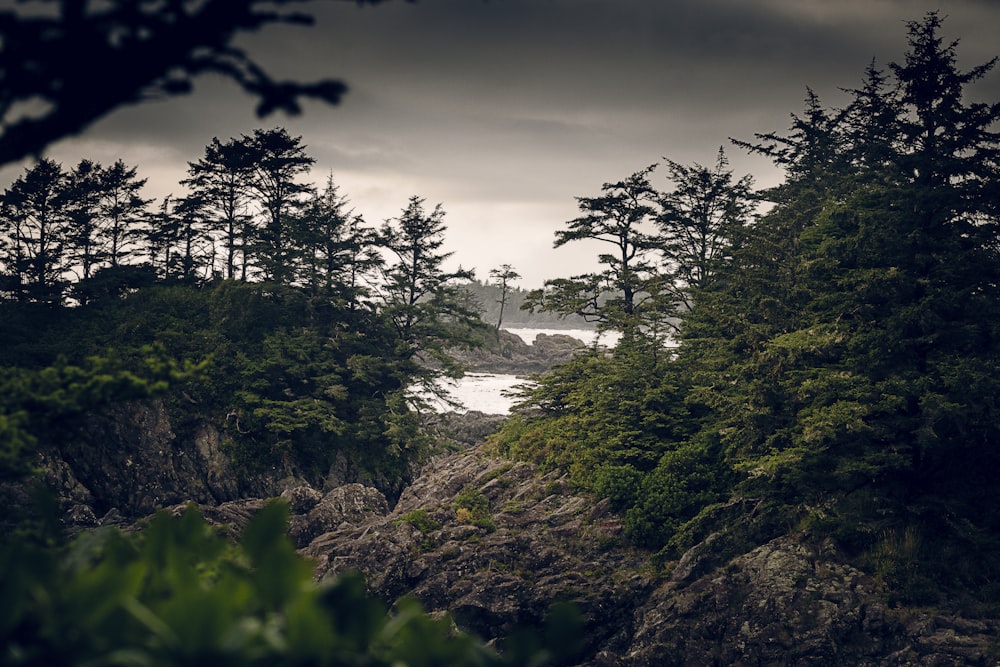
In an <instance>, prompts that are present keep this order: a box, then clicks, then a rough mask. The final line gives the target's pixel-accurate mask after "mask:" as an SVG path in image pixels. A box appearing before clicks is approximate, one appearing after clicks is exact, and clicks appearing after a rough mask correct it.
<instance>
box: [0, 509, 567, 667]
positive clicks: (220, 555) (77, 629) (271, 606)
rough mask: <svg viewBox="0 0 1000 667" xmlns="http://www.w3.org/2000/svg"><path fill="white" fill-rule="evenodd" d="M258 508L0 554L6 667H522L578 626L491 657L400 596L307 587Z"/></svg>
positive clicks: (517, 641) (187, 516)
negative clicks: (390, 604)
mask: <svg viewBox="0 0 1000 667" xmlns="http://www.w3.org/2000/svg"><path fill="white" fill-rule="evenodd" d="M286 521H287V508H286V507H285V506H284V505H283V504H281V503H277V502H275V503H271V504H270V505H268V506H267V507H265V508H264V509H263V510H262V511H261V512H260V513H258V514H257V515H256V516H254V517H253V519H252V520H251V522H250V523H249V524H248V526H247V527H246V529H245V530H244V531H243V534H242V536H241V537H240V540H239V542H238V543H236V544H234V543H232V542H231V541H229V540H228V539H227V538H226V537H225V536H224V535H223V534H221V533H220V531H219V530H217V529H215V528H212V527H210V526H209V525H207V524H206V523H205V521H204V520H203V519H202V518H201V516H200V515H199V514H198V512H197V510H195V509H193V508H189V509H187V510H185V511H184V512H183V513H182V514H181V515H180V516H171V515H170V514H168V513H166V512H161V513H160V514H158V515H156V516H155V517H154V518H153V519H152V520H151V521H150V523H149V525H148V526H147V527H146V528H145V529H144V530H142V531H141V532H139V533H135V534H125V533H121V532H119V531H117V530H114V529H110V530H100V531H95V532H90V533H86V534H83V535H81V536H80V537H79V538H77V539H76V540H75V541H74V542H73V543H71V544H70V545H69V546H68V547H66V548H64V549H58V548H52V547H49V546H42V545H39V544H36V543H32V542H28V541H25V540H18V541H14V542H9V543H7V544H5V545H4V546H3V548H2V549H0V566H2V567H3V568H4V574H5V577H6V578H7V581H8V584H9V585H6V584H5V586H4V587H3V590H2V592H0V642H2V646H3V649H2V650H3V653H2V661H3V663H4V664H9V665H56V664H107V665H114V664H143V665H156V666H162V667H168V666H172V665H191V664H207V663H212V664H225V665H233V666H244V665H246V666H250V665H264V664H266V665H303V664H309V665H331V666H332V665H370V666H373V667H377V666H385V667H389V666H390V665H392V666H395V665H403V664H405V665H441V664H447V665H455V666H461V665H469V666H470V667H471V666H473V665H522V664H529V663H530V664H538V665H543V664H548V662H549V659H552V658H555V657H558V656H563V655H565V654H566V646H569V645H571V644H570V643H567V642H566V641H564V640H566V639H567V638H568V637H571V636H572V634H573V633H575V632H577V631H578V625H579V619H578V617H577V616H575V615H574V614H573V613H572V612H571V611H568V610H564V609H562V608H557V609H554V611H553V615H552V616H551V617H550V621H549V623H548V625H547V628H546V630H545V631H544V633H542V634H538V633H535V632H525V633H522V634H519V635H518V636H516V637H512V638H511V639H510V640H508V641H507V642H505V649H504V653H503V654H497V653H496V652H495V651H493V650H491V649H489V648H487V647H485V646H484V645H482V644H481V643H479V642H478V641H477V640H475V639H474V638H473V637H471V636H469V635H466V634H463V633H460V632H458V633H456V632H455V631H454V629H453V626H452V623H451V621H450V619H449V618H448V617H447V616H445V617H438V618H432V617H430V616H428V615H426V614H424V613H423V612H422V611H421V609H420V606H419V605H418V604H417V603H416V602H415V601H413V600H401V601H399V602H398V603H397V605H396V606H395V608H394V609H393V611H392V612H389V611H388V609H387V607H386V605H385V604H384V603H382V602H381V601H379V600H376V599H374V598H372V597H370V596H368V595H367V594H366V593H365V590H364V583H363V581H362V580H361V579H360V577H359V576H357V575H355V574H345V575H343V576H341V577H339V578H338V579H336V580H335V581H332V582H324V583H322V584H319V585H317V584H314V583H313V582H312V567H311V565H310V563H309V562H308V561H306V560H304V559H302V558H301V557H300V556H298V555H297V554H296V552H295V549H294V548H293V546H292V544H291V542H290V541H289V540H288V539H287V538H286V537H285V534H284V530H285V525H286Z"/></svg>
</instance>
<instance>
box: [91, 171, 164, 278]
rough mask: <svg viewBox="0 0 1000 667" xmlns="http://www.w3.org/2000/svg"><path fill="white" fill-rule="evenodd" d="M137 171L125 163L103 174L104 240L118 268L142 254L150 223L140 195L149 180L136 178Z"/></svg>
mask: <svg viewBox="0 0 1000 667" xmlns="http://www.w3.org/2000/svg"><path fill="white" fill-rule="evenodd" d="M136 171H137V169H136V167H128V166H126V165H125V163H124V162H122V161H121V160H116V161H115V163H114V164H113V165H111V166H110V167H108V168H106V169H103V170H102V171H101V179H100V193H101V198H100V204H99V206H98V211H99V212H100V216H101V237H102V240H103V243H104V253H105V255H106V257H107V261H108V264H109V265H110V266H111V267H117V266H119V265H121V264H125V263H127V261H126V260H128V258H130V257H131V256H133V255H134V254H136V253H137V252H138V251H139V246H140V245H141V244H140V241H141V239H142V235H143V228H142V227H143V225H144V223H145V222H146V206H147V205H148V204H149V203H150V201H151V200H150V199H143V198H142V197H140V196H139V192H140V191H141V190H142V188H143V186H144V185H146V179H145V178H143V179H140V178H138V176H137V175H136Z"/></svg>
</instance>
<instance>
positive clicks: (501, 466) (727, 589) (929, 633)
mask: <svg viewBox="0 0 1000 667" xmlns="http://www.w3.org/2000/svg"><path fill="white" fill-rule="evenodd" d="M120 409H121V410H126V408H124V407H122V408H120ZM128 409H129V410H133V411H136V412H134V413H127V412H122V413H120V414H118V413H115V412H111V413H108V414H105V415H102V416H100V417H95V419H96V421H94V422H91V423H90V424H89V426H88V429H89V431H88V439H87V440H86V442H87V443H89V446H91V447H92V450H90V451H89V452H87V451H78V452H76V453H74V454H73V455H72V456H67V457H65V458H57V457H51V456H49V457H48V458H47V459H46V460H45V461H44V463H45V464H46V466H47V468H48V477H49V480H50V481H51V482H53V483H54V484H56V486H57V487H58V489H59V490H60V492H61V494H62V497H63V498H64V499H65V500H66V502H67V503H68V504H69V517H70V520H71V521H72V522H75V524H76V525H79V526H93V525H102V524H103V525H109V524H110V525H120V526H123V527H129V526H131V525H132V523H133V520H134V516H135V515H134V512H136V511H139V510H141V509H143V508H149V510H150V512H151V511H153V510H155V509H159V507H162V506H173V507H174V509H175V511H180V510H181V508H183V507H184V506H186V505H187V504H188V503H189V502H196V503H197V504H198V505H199V506H200V508H201V511H202V513H203V514H204V515H205V516H206V518H208V519H209V520H210V521H212V522H213V523H216V524H224V525H228V526H231V527H232V529H233V530H234V531H235V532H238V531H239V530H241V529H242V527H243V526H245V525H246V523H247V521H249V519H250V517H252V516H253V514H254V513H255V512H257V511H259V510H260V509H261V508H262V507H263V506H264V503H265V502H266V501H265V500H263V499H262V498H264V497H274V496H277V497H280V498H282V499H284V500H285V501H286V502H287V503H288V505H289V508H290V512H291V518H290V524H289V532H290V535H291V537H292V539H293V541H294V543H295V545H296V546H297V547H298V548H299V549H300V551H301V553H303V554H304V555H306V556H308V557H309V558H311V559H312V560H313V562H314V563H315V566H316V573H317V577H318V578H325V577H334V576H336V575H337V574H338V573H341V572H344V571H345V570H359V571H361V572H362V573H363V574H364V575H365V576H366V578H367V581H368V585H369V587H370V588H371V590H372V591H373V592H375V593H376V594H378V595H380V596H382V597H384V598H386V599H387V600H389V601H391V600H393V599H396V598H398V597H400V596H402V595H412V596H415V597H416V598H417V599H419V600H420V601H421V602H422V604H423V606H424V608H425V609H427V610H428V611H431V612H443V611H449V612H450V613H451V614H452V616H453V618H454V619H455V621H456V623H457V624H458V625H459V626H460V627H462V628H463V629H465V630H469V631H471V632H473V633H475V634H477V635H479V636H480V637H482V638H483V639H485V640H491V639H494V638H498V637H501V636H503V635H505V634H506V633H507V632H508V631H510V630H511V629H512V628H514V627H515V626H519V625H537V624H539V623H540V622H541V621H542V619H543V618H544V616H545V615H546V613H547V611H548V609H549V608H550V605H552V604H553V603H554V602H556V601H569V602H572V603H574V604H575V605H576V607H577V608H578V609H579V610H580V612H581V613H582V616H583V619H584V622H585V624H586V627H585V632H584V633H583V637H584V648H583V652H582V653H581V655H580V657H579V663H578V664H579V665H581V666H583V665H586V666H594V667H597V666H611V665H616V666H618V665H622V666H634V667H652V666H654V665H656V666H660V665H664V666H670V665H684V666H688V665H690V666H695V665H698V666H701V665H845V666H846V665H891V666H899V667H903V666H904V665H906V666H909V665H913V666H927V667H931V666H938V665H998V664H1000V662H998V660H1000V643H998V642H997V639H996V638H997V637H1000V619H998V618H996V617H995V615H981V616H977V615H974V614H972V613H970V612H969V611H967V610H966V609H965V608H963V607H960V606H959V605H958V604H955V605H952V606H951V608H948V609H940V608H939V609H935V608H929V607H928V608H920V609H914V608H902V607H896V606H893V605H890V604H889V603H887V602H886V600H887V599H888V596H887V595H886V594H885V593H886V592H885V591H884V590H883V585H882V584H881V583H880V582H879V581H878V580H876V579H875V578H873V577H872V576H870V575H869V574H866V573H865V572H863V571H861V570H859V569H857V568H856V567H853V566H852V565H851V564H850V563H849V561H848V559H847V558H846V557H844V555H843V554H841V553H839V552H838V550H837V548H836V546H835V545H834V544H833V543H832V542H824V543H816V542H815V541H814V540H810V539H808V538H807V537H805V536H803V535H800V534H796V533H790V534H786V535H781V536H778V537H775V538H774V539H767V540H764V539H757V540H755V539H748V540H745V541H746V543H747V544H750V545H751V546H752V548H751V547H746V548H744V549H734V548H733V540H730V541H729V542H726V541H725V539H724V537H720V536H719V535H718V534H715V535H709V536H707V537H706V538H705V539H704V540H703V541H702V542H701V543H700V544H697V545H695V546H694V547H693V548H692V549H691V550H689V551H688V553H687V554H685V555H684V556H683V557H682V558H681V559H680V560H679V561H678V562H677V563H675V564H673V565H672V567H671V568H669V569H668V571H667V572H664V571H662V570H658V569H657V568H655V567H654V566H653V565H652V564H651V562H652V561H651V559H650V556H651V554H649V553H647V552H643V551H641V550H638V549H635V548H633V547H631V546H630V545H629V544H628V542H627V541H626V539H625V535H624V528H623V524H624V521H623V518H622V517H621V516H620V515H618V514H617V513H615V512H613V511H612V510H611V508H610V507H609V506H608V504H607V503H606V502H599V501H596V500H595V499H594V498H593V497H591V496H588V495H586V494H583V493H580V492H577V491H575V490H574V489H573V488H572V487H571V486H570V485H569V484H568V482H567V481H566V479H565V478H564V477H562V476H560V475H559V474H558V473H548V474H542V473H541V472H540V471H539V470H538V469H536V468H535V467H534V466H533V465H531V464H528V463H523V462H512V461H507V460H503V459H500V458H496V457H494V456H491V455H490V454H489V452H488V450H487V449H486V448H485V447H484V446H483V445H480V444H471V443H476V442H479V441H481V439H482V438H483V437H484V435H485V434H486V433H487V432H489V431H491V430H492V429H494V428H495V427H496V423H497V422H498V418H494V417H492V416H488V415H472V416H471V417H468V418H466V417H459V416H457V415H448V416H444V417H441V418H440V420H439V421H438V422H437V425H436V427H437V428H438V429H439V430H440V431H441V432H446V431H447V432H450V433H451V434H452V437H451V439H450V449H451V453H443V454H439V455H438V456H437V457H436V458H434V459H432V460H431V461H430V462H429V463H428V464H427V465H426V466H424V469H423V471H422V472H421V474H420V475H419V476H418V477H417V478H416V479H415V481H414V482H413V483H412V484H410V485H409V486H407V487H406V488H405V490H404V491H403V492H402V494H401V495H400V496H399V498H398V501H397V502H395V504H393V503H391V502H390V500H388V499H387V498H386V495H385V494H384V493H383V492H381V491H380V490H377V489H375V488H373V487H371V486H367V485H364V484H360V483H347V484H340V485H337V486H334V487H332V488H323V489H318V488H314V487H312V486H310V485H308V484H305V483H303V481H302V480H301V478H299V477H297V476H295V475H294V471H291V470H284V469H282V470H275V471H273V475H272V476H271V477H270V478H265V477H261V478H260V479H259V480H256V481H253V480H252V481H251V482H249V483H245V484H247V486H243V487H241V486H240V485H239V484H238V483H237V482H235V481H230V475H231V471H229V470H228V468H227V466H228V463H227V459H226V458H225V457H224V455H223V452H222V451H221V449H220V444H219V442H220V439H219V437H218V434H215V435H212V434H211V433H209V432H208V431H199V432H198V433H199V434H200V435H196V436H195V437H193V438H177V437H176V436H175V435H174V434H173V432H172V430H171V429H170V425H169V420H167V419H166V416H165V413H163V412H162V409H163V408H162V406H158V405H157V404H155V403H154V404H141V405H138V404H137V405H134V406H132V407H131V408H128ZM137 418H138V419H140V423H141V424H142V426H141V427H140V426H134V427H133V426H130V425H129V422H131V421H132V420H133V419H137ZM463 421H466V422H468V423H467V424H465V426H467V427H468V428H464V427H463V426H462V424H463ZM133 428H134V429H135V431H132V430H129V429H133ZM102 438H108V439H109V441H110V439H112V438H113V439H115V440H117V441H119V442H131V443H132V445H130V447H127V448H125V449H123V450H122V451H120V452H115V451H114V450H113V448H112V447H111V445H110V444H104V445H102V444H101V443H102ZM81 442H84V441H83V440H81ZM74 457H82V458H74ZM232 479H233V480H235V479H236V478H235V477H233V478H232ZM247 488H251V489H257V490H258V491H259V494H258V495H257V496H256V497H251V498H247V497H246V496H244V495H241V494H243V493H245V490H246V489H247ZM2 490H3V489H0V491H2ZM8 490H9V489H8ZM4 498H5V499H6V498H7V496H4ZM10 498H13V499H14V500H13V501H16V502H20V501H18V500H17V497H16V496H14V495H12V496H10ZM157 503H161V504H160V505H159V507H157V506H156V505H157ZM754 506H755V505H754V503H752V502H749V501H747V502H744V503H740V502H734V503H731V504H730V505H728V506H726V507H725V508H724V511H725V512H726V514H725V516H726V522H728V523H731V524H732V525H733V526H740V525H741V516H742V517H744V518H746V517H749V516H751V515H752V514H753V512H754ZM130 508H131V509H130ZM748 523H749V520H747V521H744V522H743V524H744V525H747V524H748ZM748 534H749V533H748ZM738 541H739V540H737V542H738ZM759 542H763V543H759ZM754 545H755V546H754ZM970 608H971V607H970Z"/></svg>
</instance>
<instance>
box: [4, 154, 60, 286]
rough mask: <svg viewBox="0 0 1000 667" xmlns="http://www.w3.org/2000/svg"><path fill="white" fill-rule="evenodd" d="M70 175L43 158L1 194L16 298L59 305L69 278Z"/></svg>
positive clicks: (8, 263)
mask: <svg viewBox="0 0 1000 667" xmlns="http://www.w3.org/2000/svg"><path fill="white" fill-rule="evenodd" d="M65 193H66V174H65V172H64V171H63V169H62V166H61V165H59V164H58V163H56V162H54V161H52V160H49V159H43V160H40V161H39V162H38V163H37V164H36V165H35V166H34V167H31V168H30V169H27V170H25V173H24V175H23V176H21V177H20V178H18V179H17V180H16V181H15V182H14V183H13V184H12V185H11V187H10V188H8V189H7V191H6V192H4V194H3V202H2V211H3V219H4V227H5V228H6V230H7V237H8V243H9V247H10V248H11V250H10V254H9V258H8V260H7V262H6V264H7V270H8V273H9V274H10V275H11V276H12V277H13V279H14V284H15V285H17V286H18V287H17V290H16V291H17V295H16V298H17V299H18V300H30V301H39V302H44V303H61V302H62V292H63V289H64V283H65V280H64V278H63V276H62V274H63V271H64V270H65V268H66V266H65V235H66V226H67V221H66V216H65V213H64V200H65Z"/></svg>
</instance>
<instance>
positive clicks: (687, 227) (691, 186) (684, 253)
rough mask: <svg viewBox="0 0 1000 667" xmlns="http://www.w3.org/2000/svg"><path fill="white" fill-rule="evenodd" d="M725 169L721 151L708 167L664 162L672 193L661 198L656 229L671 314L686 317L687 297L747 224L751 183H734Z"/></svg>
mask: <svg viewBox="0 0 1000 667" xmlns="http://www.w3.org/2000/svg"><path fill="white" fill-rule="evenodd" d="M728 166H729V161H728V160H727V159H726V154H725V152H724V151H723V149H721V148H720V149H719V153H718V155H717V156H716V160H715V165H713V166H712V167H703V166H702V165H700V164H694V165H692V166H690V167H688V166H685V165H682V164H679V163H677V162H674V161H673V160H667V169H668V170H669V172H670V174H669V179H670V182H671V185H672V187H671V189H670V190H669V191H667V192H665V193H663V194H662V196H661V197H660V209H661V210H660V213H659V214H658V215H657V217H656V224H657V227H658V228H659V238H658V239H657V245H658V247H659V250H660V252H661V253H662V255H663V264H664V266H663V272H664V278H663V280H662V285H663V288H664V291H665V292H666V295H667V298H668V299H669V300H670V301H671V303H670V305H669V306H668V307H669V309H670V310H671V311H672V314H675V315H677V314H682V313H685V312H690V311H691V309H692V308H693V307H694V304H693V302H692V301H691V295H692V293H693V292H694V291H697V290H698V289H699V288H701V287H703V286H705V285H706V283H707V282H708V281H709V280H710V279H711V277H712V275H713V273H714V270H715V269H714V267H715V265H716V264H717V263H718V262H719V261H722V260H723V259H724V258H725V257H726V255H727V254H728V252H729V250H730V248H731V245H732V240H733V237H734V234H737V233H738V232H739V229H740V228H741V227H742V226H744V225H746V224H747V223H748V222H749V220H750V209H751V205H750V202H751V187H752V179H751V178H750V177H749V176H744V177H743V178H740V179H738V180H734V178H733V172H732V170H730V169H729V168H728Z"/></svg>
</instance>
